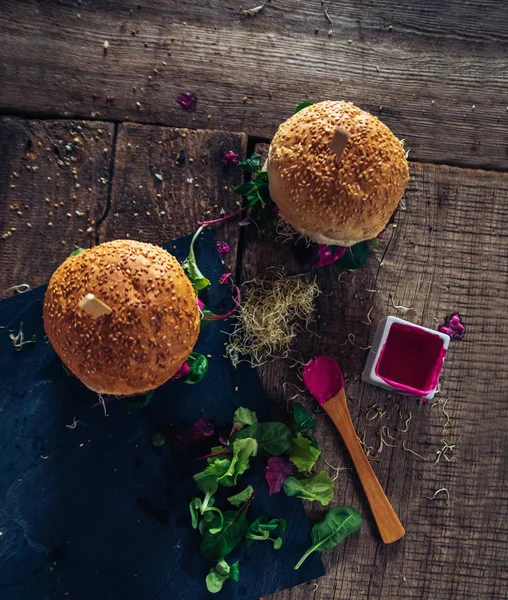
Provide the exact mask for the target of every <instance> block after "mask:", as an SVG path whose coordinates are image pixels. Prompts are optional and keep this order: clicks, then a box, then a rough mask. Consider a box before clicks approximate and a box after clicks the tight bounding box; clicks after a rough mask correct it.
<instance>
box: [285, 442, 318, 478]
mask: <svg viewBox="0 0 508 600" xmlns="http://www.w3.org/2000/svg"><path fill="white" fill-rule="evenodd" d="M320 455H321V452H320V451H319V450H317V449H316V448H314V447H313V446H312V445H311V442H310V440H309V439H308V438H306V437H303V435H302V434H301V433H299V434H298V436H297V437H295V438H294V439H293V445H292V446H291V454H290V455H289V460H290V461H291V462H292V463H293V464H294V465H295V466H296V468H297V469H298V470H299V471H300V472H301V473H310V472H311V471H312V468H313V467H314V465H315V464H316V461H317V459H318V458H319V456H320Z"/></svg>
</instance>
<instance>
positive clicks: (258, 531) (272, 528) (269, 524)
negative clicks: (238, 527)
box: [245, 516, 286, 550]
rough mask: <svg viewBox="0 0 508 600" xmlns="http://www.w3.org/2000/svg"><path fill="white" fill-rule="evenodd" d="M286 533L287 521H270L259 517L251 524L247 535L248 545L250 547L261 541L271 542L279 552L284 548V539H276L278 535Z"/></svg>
mask: <svg viewBox="0 0 508 600" xmlns="http://www.w3.org/2000/svg"><path fill="white" fill-rule="evenodd" d="M285 531H286V521H284V519H268V517H265V516H262V517H258V518H257V519H256V520H255V521H254V522H253V523H251V524H250V526H249V529H248V531H247V533H246V535H245V540H246V542H245V543H246V545H247V547H249V546H250V545H251V544H252V543H254V542H256V541H259V542H263V541H266V540H268V541H270V542H272V543H273V547H274V549H275V550H279V549H280V547H281V546H282V538H281V537H280V536H279V537H274V536H276V535H278V533H284V532H285Z"/></svg>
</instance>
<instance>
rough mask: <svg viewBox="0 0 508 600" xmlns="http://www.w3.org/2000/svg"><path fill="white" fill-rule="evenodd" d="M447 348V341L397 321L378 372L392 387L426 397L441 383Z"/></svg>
mask: <svg viewBox="0 0 508 600" xmlns="http://www.w3.org/2000/svg"><path fill="white" fill-rule="evenodd" d="M445 356H446V350H445V348H444V347H443V340H442V339H441V338H440V337H439V336H438V335H434V334H432V333H428V332H427V331H423V330H422V329H419V328H418V327H411V326H410V325H402V324H401V323H393V325H392V326H391V327H390V331H389V333H388V337H387V338H386V342H385V345H384V346H383V349H382V350H381V356H380V358H379V361H378V363H377V365H376V375H377V376H378V377H380V378H381V379H382V380H383V381H385V382H386V383H388V384H389V385H391V386H392V387H394V388H396V389H399V390H403V391H404V392H407V393H409V394H413V395H415V396H426V395H427V394H428V393H429V392H431V391H432V390H433V389H434V388H435V387H436V385H437V381H438V379H439V374H440V372H441V367H442V366H443V360H444V357H445Z"/></svg>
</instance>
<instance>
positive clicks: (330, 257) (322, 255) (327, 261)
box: [313, 244, 347, 267]
mask: <svg viewBox="0 0 508 600" xmlns="http://www.w3.org/2000/svg"><path fill="white" fill-rule="evenodd" d="M346 250H347V248H346V247H345V246H337V248H335V250H333V252H332V250H331V247H330V246H328V245H327V244H318V255H319V261H318V262H317V263H316V264H315V265H313V266H314V267H326V266H328V265H331V264H333V263H334V262H335V261H336V260H339V258H340V257H341V256H342V255H343V254H344V252H345V251H346Z"/></svg>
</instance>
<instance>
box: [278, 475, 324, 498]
mask: <svg viewBox="0 0 508 600" xmlns="http://www.w3.org/2000/svg"><path fill="white" fill-rule="evenodd" d="M283 489H284V492H285V493H286V495H287V496H296V497H297V498H303V499H304V500H315V501H316V502H320V503H321V504H322V505H323V506H328V504H330V502H331V501H332V498H333V481H332V480H331V479H330V476H329V475H328V473H327V472H326V471H320V472H319V473H316V475H312V476H311V477H309V478H308V479H296V477H288V478H287V479H286V481H285V482H284V486H283Z"/></svg>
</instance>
